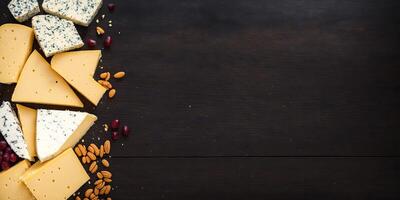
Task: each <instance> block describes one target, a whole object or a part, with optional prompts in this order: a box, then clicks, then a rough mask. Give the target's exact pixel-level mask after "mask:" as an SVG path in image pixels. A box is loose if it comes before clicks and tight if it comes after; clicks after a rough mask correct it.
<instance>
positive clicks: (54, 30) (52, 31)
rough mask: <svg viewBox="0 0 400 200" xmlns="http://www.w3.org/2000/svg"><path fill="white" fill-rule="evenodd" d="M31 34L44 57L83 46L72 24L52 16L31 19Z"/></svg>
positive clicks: (38, 16)
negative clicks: (33, 34)
mask: <svg viewBox="0 0 400 200" xmlns="http://www.w3.org/2000/svg"><path fill="white" fill-rule="evenodd" d="M32 27H33V32H34V33H35V37H36V40H37V41H38V42H39V45H40V47H41V48H42V50H43V52H44V54H45V55H46V57H50V56H52V55H54V54H56V53H60V52H64V51H69V50H73V49H77V48H80V47H82V46H83V42H82V39H81V37H80V35H79V33H78V31H77V30H76V28H75V26H74V24H73V23H72V22H71V21H69V20H65V19H60V18H58V17H56V16H52V15H37V16H35V17H33V18H32Z"/></svg>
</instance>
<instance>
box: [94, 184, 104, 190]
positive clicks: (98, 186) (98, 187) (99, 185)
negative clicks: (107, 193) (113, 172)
mask: <svg viewBox="0 0 400 200" xmlns="http://www.w3.org/2000/svg"><path fill="white" fill-rule="evenodd" d="M105 184H106V183H105V182H101V184H98V185H96V188H97V189H99V190H101V188H103V187H104V185H105Z"/></svg>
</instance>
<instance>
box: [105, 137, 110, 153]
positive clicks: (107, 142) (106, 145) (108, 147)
mask: <svg viewBox="0 0 400 200" xmlns="http://www.w3.org/2000/svg"><path fill="white" fill-rule="evenodd" d="M110 151H111V142H110V140H106V141H105V142H104V152H105V153H106V154H110Z"/></svg>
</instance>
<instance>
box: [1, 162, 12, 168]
mask: <svg viewBox="0 0 400 200" xmlns="http://www.w3.org/2000/svg"><path fill="white" fill-rule="evenodd" d="M9 168H10V164H9V163H8V162H6V161H3V162H1V169H3V170H7V169H9Z"/></svg>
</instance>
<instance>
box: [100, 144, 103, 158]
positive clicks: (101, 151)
mask: <svg viewBox="0 0 400 200" xmlns="http://www.w3.org/2000/svg"><path fill="white" fill-rule="evenodd" d="M103 156H104V145H101V146H100V158H103Z"/></svg>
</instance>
